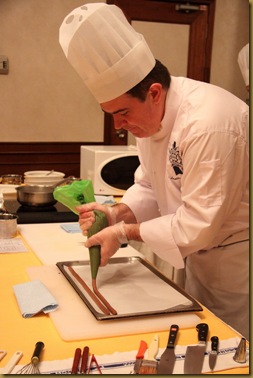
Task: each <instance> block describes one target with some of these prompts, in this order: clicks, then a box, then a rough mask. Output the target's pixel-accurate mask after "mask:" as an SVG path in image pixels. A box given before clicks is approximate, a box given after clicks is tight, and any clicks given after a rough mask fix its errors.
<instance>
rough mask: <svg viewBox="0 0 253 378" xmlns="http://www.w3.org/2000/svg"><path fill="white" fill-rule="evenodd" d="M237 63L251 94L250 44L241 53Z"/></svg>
mask: <svg viewBox="0 0 253 378" xmlns="http://www.w3.org/2000/svg"><path fill="white" fill-rule="evenodd" d="M237 61H238V65H239V67H240V70H241V73H242V77H243V80H244V83H245V86H246V89H247V91H248V92H249V43H248V44H247V45H245V46H244V47H243V48H242V49H241V50H240V51H239V54H238V58H237Z"/></svg>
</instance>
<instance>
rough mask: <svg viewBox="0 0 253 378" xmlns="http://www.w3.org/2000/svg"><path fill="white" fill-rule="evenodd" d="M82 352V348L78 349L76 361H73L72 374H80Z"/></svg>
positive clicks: (75, 356)
mask: <svg viewBox="0 0 253 378" xmlns="http://www.w3.org/2000/svg"><path fill="white" fill-rule="evenodd" d="M81 354H82V351H81V349H80V348H76V350H75V355H74V360H73V365H72V369H71V374H77V372H78V366H79V362H80V358H81Z"/></svg>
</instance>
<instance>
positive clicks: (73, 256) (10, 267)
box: [0, 223, 249, 374]
mask: <svg viewBox="0 0 253 378" xmlns="http://www.w3.org/2000/svg"><path fill="white" fill-rule="evenodd" d="M60 226H61V225H60V224H58V223H54V224H36V225H26V224H24V225H19V226H18V230H19V233H18V236H17V238H20V239H21V240H22V242H23V243H24V244H25V246H26V247H27V252H20V253H18V252H17V253H1V257H0V258H1V264H0V276H1V298H2V299H1V303H2V306H1V322H0V334H1V345H0V349H4V350H6V351H7V356H5V358H3V359H2V361H0V368H1V367H3V366H5V364H6V363H7V362H8V360H9V358H10V357H11V356H12V355H13V353H14V352H15V351H17V350H20V351H22V352H23V357H22V359H21V360H20V362H19V363H20V364H22V365H23V364H26V363H29V362H30V358H31V355H32V352H33V349H34V346H35V344H36V342H37V341H43V342H44V344H45V349H44V351H43V358H42V360H43V361H52V360H65V359H69V358H71V357H73V356H74V352H75V349H76V348H81V349H83V348H84V346H86V345H88V346H89V348H90V353H92V354H95V356H96V357H97V359H99V356H102V355H104V354H113V353H114V352H126V351H135V350H137V349H138V347H139V343H140V340H145V341H146V342H147V343H148V344H150V342H151V340H152V338H153V337H154V334H156V333H157V334H158V335H159V347H160V348H165V347H166V344H167V339H168V332H169V328H170V325H171V315H168V322H167V323H168V326H167V327H166V328H165V329H164V330H161V329H159V327H158V329H157V330H156V329H153V330H152V331H149V332H143V333H140V332H139V330H138V329H136V332H133V333H132V334H129V333H128V330H127V329H126V327H122V333H121V334H119V335H117V336H112V337H101V338H96V337H95V338H93V337H90V336H89V338H88V339H86V338H82V339H81V340H63V338H62V337H61V335H60V333H59V331H58V329H57V327H56V326H55V323H54V322H53V321H52V318H51V317H50V315H48V314H47V315H45V314H38V315H36V316H34V317H32V318H29V319H25V318H23V317H22V316H21V313H20V310H19V307H18V305H17V302H16V299H15V296H14V292H13V286H14V285H17V284H20V283H23V282H27V281H29V280H31V276H29V274H28V271H29V267H37V268H38V269H39V267H43V266H44V268H45V269H51V268H52V269H53V270H54V269H57V268H56V267H55V263H56V262H59V261H69V260H73V261H74V260H80V259H82V260H86V259H88V250H87V249H86V248H85V247H84V245H83V243H84V240H85V238H84V236H82V234H81V233H73V234H71V233H66V232H65V231H64V230H62V228H61V227H60ZM119 254H120V256H122V255H124V256H131V255H139V253H138V252H137V251H135V250H134V249H133V248H131V247H127V248H124V249H123V248H122V249H121V250H119V251H118V252H117V256H118V255H119ZM50 267H51V268H50ZM27 268H28V270H27ZM50 290H51V287H50ZM52 290H54V289H53V287H52ZM71 290H73V288H71ZM52 294H53V295H54V292H53V293H52ZM75 294H76V293H74V294H73V295H75ZM3 304H4V305H3ZM60 306H61V303H59V308H60ZM83 306H84V311H89V310H88V309H87V308H85V305H84V304H83ZM56 311H57V310H56ZM56 311H55V313H56ZM51 314H53V313H51ZM75 315H77V314H75V313H73V319H70V324H71V321H72V322H73V323H74V322H75ZM193 315H196V316H197V317H198V318H199V322H205V323H207V324H208V325H209V330H210V333H211V335H214V334H215V335H218V336H219V338H220V340H224V339H230V338H235V337H238V338H241V335H239V334H237V333H236V332H235V331H234V330H233V329H232V328H230V327H229V326H227V325H226V324H224V323H223V322H222V321H221V320H220V319H218V318H217V317H216V316H214V315H213V314H212V313H211V312H210V311H208V310H207V309H206V308H204V307H203V311H202V312H198V313H196V314H193ZM172 319H173V321H174V320H175V318H174V315H173V318H172ZM95 327H96V323H95ZM210 337H211V336H210ZM196 342H197V335H196V330H195V326H192V327H189V328H184V327H183V328H180V330H179V333H178V339H177V344H178V345H182V346H183V345H188V344H194V343H196ZM130 371H131V369H130V368H129V372H130ZM215 373H216V374H220V373H221V374H248V373H249V367H248V366H246V367H242V366H241V365H240V364H238V366H236V367H234V368H233V369H229V370H223V371H220V372H215Z"/></svg>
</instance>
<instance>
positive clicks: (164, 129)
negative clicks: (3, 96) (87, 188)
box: [60, 3, 249, 338]
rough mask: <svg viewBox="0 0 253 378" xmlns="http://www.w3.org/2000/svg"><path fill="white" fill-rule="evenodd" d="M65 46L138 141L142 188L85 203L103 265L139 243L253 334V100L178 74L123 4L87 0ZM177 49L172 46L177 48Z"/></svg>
mask: <svg viewBox="0 0 253 378" xmlns="http://www.w3.org/2000/svg"><path fill="white" fill-rule="evenodd" d="M60 44H61V46H62V49H63V51H64V53H65V55H66V57H67V59H68V61H69V62H70V63H71V65H72V66H73V67H74V68H75V70H76V71H77V73H78V74H79V75H80V76H81V78H82V80H83V81H84V83H85V85H86V86H87V87H88V88H89V90H90V91H91V93H92V94H93V95H94V97H95V98H96V100H97V101H98V103H99V104H100V106H101V109H102V111H103V112H105V113H109V114H111V115H112V116H113V119H114V127H115V128H116V129H121V128H123V129H125V130H127V131H129V132H131V133H132V134H133V135H134V136H135V137H136V144H137V148H138V155H139V159H140V167H139V168H138V170H137V172H136V177H135V184H134V185H133V186H132V187H131V188H129V189H128V190H127V191H126V193H125V195H124V196H123V199H122V201H121V202H120V203H119V204H116V205H114V206H104V205H100V204H97V203H90V204H86V205H82V206H80V207H78V211H79V223H80V226H81V229H82V231H83V233H84V234H85V235H86V234H87V230H88V229H89V227H90V226H91V225H92V223H93V222H94V219H95V218H94V213H93V210H95V209H98V210H101V211H103V212H104V213H105V214H106V215H107V218H108V221H109V226H108V227H107V228H105V229H103V230H102V231H100V232H98V233H97V234H95V235H93V236H92V237H90V238H89V239H88V240H87V242H86V247H91V246H92V245H101V266H104V265H106V263H107V262H108V260H109V258H110V257H111V256H112V255H113V254H114V253H115V252H116V251H117V250H118V249H119V247H120V246H121V244H122V243H125V242H128V241H130V240H136V241H142V242H144V243H146V245H148V246H149V247H150V248H151V250H152V251H153V252H154V253H155V254H156V255H158V256H159V257H160V258H162V259H163V260H165V261H167V262H168V263H170V264H172V265H173V266H174V267H175V268H176V269H181V268H184V267H185V270H186V284H185V289H186V291H187V292H188V293H189V294H191V295H192V296H193V297H195V298H196V299H197V300H199V301H200V302H201V303H202V304H203V305H205V306H206V307H207V308H209V309H210V310H211V311H213V312H214V313H215V314H216V315H217V316H219V317H220V318H221V319H223V320H224V321H225V322H226V323H228V324H229V325H231V326H232V327H234V328H235V329H236V330H237V331H239V332H241V333H242V335H244V337H247V338H248V336H249V334H248V332H249V331H248V328H249V312H248V302H249V265H248V262H249V257H248V255H249V213H248V210H249V149H248V131H247V130H248V106H247V105H246V104H245V103H244V102H243V101H241V100H240V99H238V98H237V97H235V96H234V95H232V94H231V93H229V92H227V91H225V90H223V89H221V88H219V87H216V86H214V85H211V84H207V83H203V82H199V81H195V80H191V79H188V78H183V77H174V76H171V75H170V74H169V72H168V70H167V68H166V67H165V66H164V65H163V64H162V63H161V62H159V61H158V60H156V59H155V58H154V56H153V54H152V52H151V51H150V49H149V47H148V45H147V43H146V42H145V39H144V37H143V36H142V35H141V34H138V33H137V32H136V31H135V30H134V29H133V28H132V26H131V25H130V24H129V23H128V21H127V19H126V18H125V16H124V14H123V12H122V11H121V10H120V9H119V8H118V7H117V6H115V5H108V4H104V3H93V4H85V5H84V6H82V7H80V8H77V9H75V10H73V11H72V12H71V13H70V14H69V15H68V16H67V17H66V18H65V19H64V21H63V23H62V25H61V27H60ZM170 53H171V51H168V54H170Z"/></svg>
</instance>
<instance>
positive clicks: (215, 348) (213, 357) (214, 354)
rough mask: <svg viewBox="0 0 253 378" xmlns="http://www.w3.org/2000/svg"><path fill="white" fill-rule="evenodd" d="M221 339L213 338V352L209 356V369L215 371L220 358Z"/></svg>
mask: <svg viewBox="0 0 253 378" xmlns="http://www.w3.org/2000/svg"><path fill="white" fill-rule="evenodd" d="M218 346H219V338H218V337H217V336H213V337H211V352H210V354H209V367H210V369H211V370H213V369H214V367H215V364H216V360H217V356H218Z"/></svg>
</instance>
